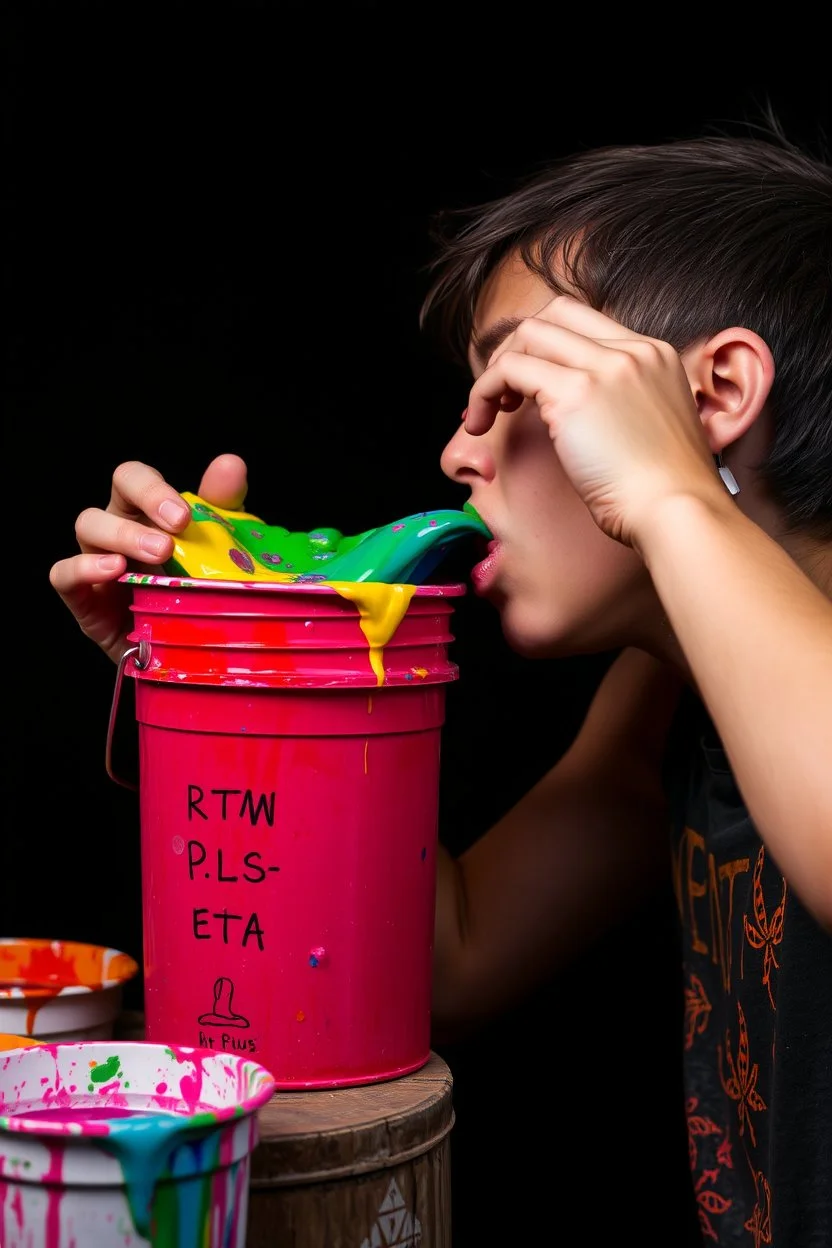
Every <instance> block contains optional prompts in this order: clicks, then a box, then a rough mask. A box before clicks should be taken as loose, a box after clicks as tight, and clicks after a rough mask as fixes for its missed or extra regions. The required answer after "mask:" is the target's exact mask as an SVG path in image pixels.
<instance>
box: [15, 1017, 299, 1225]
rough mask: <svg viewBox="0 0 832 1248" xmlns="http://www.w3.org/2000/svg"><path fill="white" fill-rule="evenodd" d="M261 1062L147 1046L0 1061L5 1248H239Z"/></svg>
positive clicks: (108, 1046) (46, 1047) (92, 1045)
mask: <svg viewBox="0 0 832 1248" xmlns="http://www.w3.org/2000/svg"><path fill="white" fill-rule="evenodd" d="M274 1091H275V1084H274V1080H273V1078H272V1076H271V1075H270V1073H269V1072H268V1071H267V1070H265V1069H264V1068H263V1067H262V1066H259V1065H257V1064H256V1063H254V1062H252V1061H249V1060H246V1059H244V1058H239V1057H231V1056H228V1055H221V1054H216V1053H211V1052H208V1051H206V1050H200V1049H192V1048H182V1047H175V1046H165V1045H160V1044H148V1043H143V1042H141V1041H133V1042H121V1043H119V1042H117V1041H89V1042H82V1043H78V1044H69V1043H64V1044H39V1045H34V1046H31V1047H27V1048H21V1049H12V1050H9V1051H7V1052H5V1053H4V1054H3V1055H2V1057H0V1244H2V1246H3V1248H116V1245H118V1246H119V1248H244V1245H245V1239H246V1227H247V1219H248V1184H249V1172H250V1157H251V1153H252V1151H253V1149H254V1147H255V1145H256V1144H257V1141H258V1121H257V1112H256V1111H257V1110H258V1109H259V1108H260V1106H261V1105H264V1104H265V1103H266V1101H268V1100H269V1099H270V1097H271V1096H272V1095H273V1093H274Z"/></svg>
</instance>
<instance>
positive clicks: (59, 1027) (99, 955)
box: [0, 936, 139, 1043]
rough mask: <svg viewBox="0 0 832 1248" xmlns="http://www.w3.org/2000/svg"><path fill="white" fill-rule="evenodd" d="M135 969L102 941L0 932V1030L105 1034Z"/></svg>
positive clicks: (60, 1037)
mask: <svg viewBox="0 0 832 1248" xmlns="http://www.w3.org/2000/svg"><path fill="white" fill-rule="evenodd" d="M138 970H139V967H138V963H137V962H136V961H135V960H134V959H133V958H131V957H130V955H129V954H126V953H121V952H120V951H119V950H118V949H109V948H107V947H106V946H104V945H88V944H83V943H81V942H79V941H68V940H39V939H29V938H21V937H12V936H7V937H0V1031H2V1032H7V1033H11V1034H13V1035H19V1036H28V1037H31V1038H33V1039H36V1040H39V1041H41V1042H44V1043H57V1042H58V1041H65V1040H109V1039H110V1038H111V1037H112V1034H113V1027H114V1024H115V1020H116V1018H117V1017H118V1015H119V1012H120V1011H121V1004H122V997H123V992H124V985H125V983H127V981H128V980H130V979H132V978H133V976H134V975H136V974H137V973H138Z"/></svg>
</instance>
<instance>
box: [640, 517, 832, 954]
mask: <svg viewBox="0 0 832 1248" xmlns="http://www.w3.org/2000/svg"><path fill="white" fill-rule="evenodd" d="M640 545H641V550H642V554H643V555H644V558H645V560H646V562H647V565H648V567H649V569H650V574H651V576H652V577H653V583H654V585H655V586H656V589H657V590H658V593H659V595H660V597H661V599H662V602H663V604H664V606H665V609H666V610H667V614H668V618H669V620H670V623H671V625H672V627H673V630H674V632H675V634H676V636H677V638H678V640H679V643H680V645H681V647H682V649H683V651H684V653H685V657H686V659H687V662H688V664H689V666H690V668H691V670H692V672H693V674H694V677H695V679H696V682H697V686H698V689H699V691H700V693H701V695H702V697H703V698H704V700H705V703H706V705H707V707H708V709H709V711H710V714H711V716H712V717H713V720H714V723H715V724H716V727H717V730H718V732H719V735H720V739H721V741H722V744H723V747H724V749H725V751H726V753H727V755H728V758H729V761H730V763H731V767H732V769H733V771H734V775H735V776H736V778H737V783H738V784H739V787H740V789H741V790H742V794H743V797H744V799H745V802H746V804H747V806H748V809H749V812H750V814H751V816H752V818H753V820H754V824H755V826H756V828H757V830H758V831H759V833H760V836H761V837H762V838H763V840H764V841H765V843H766V846H767V847H768V849H769V851H770V852H771V854H772V856H773V858H774V859H775V861H776V862H777V866H778V867H779V869H780V870H781V871H782V872H783V874H784V875H785V877H786V879H787V880H788V881H789V883H790V885H791V886H792V887H793V888H794V889H795V891H796V893H797V894H798V895H799V896H800V898H801V900H802V901H803V902H804V904H805V905H806V906H807V907H808V908H809V909H810V910H811V911H812V913H813V914H814V916H815V917H816V918H817V920H818V921H819V922H820V923H822V924H823V925H824V926H825V927H826V928H828V929H829V930H830V931H832V603H830V601H829V599H828V598H826V597H825V595H824V593H823V592H821V590H820V589H819V588H818V587H817V586H816V585H815V584H813V582H812V581H811V580H810V579H809V577H808V576H807V575H805V574H804V572H802V571H801V569H800V568H799V567H798V566H797V564H795V563H794V562H793V561H792V559H791V558H790V557H789V555H788V554H786V552H785V551H784V550H783V549H782V548H781V547H780V546H779V545H778V544H777V543H776V542H774V541H772V540H771V538H769V537H767V536H766V534H765V533H764V532H763V531H762V529H760V528H758V527H757V526H756V525H755V524H754V523H753V522H752V521H751V520H749V519H747V518H746V517H745V516H743V515H742V513H741V512H739V511H738V510H737V509H736V507H735V506H734V505H733V503H732V502H731V501H730V500H729V499H728V498H727V497H726V498H725V499H724V500H722V499H721V498H719V499H718V500H716V502H714V503H707V502H705V501H703V500H701V499H699V498H696V497H693V496H688V495H682V494H680V495H677V496H675V497H671V498H669V499H667V500H665V501H664V502H663V503H661V504H660V505H659V506H658V507H657V508H656V509H655V510H654V511H653V512H652V513H651V518H650V523H649V524H647V525H645V526H644V527H643V528H642V531H641V534H640ZM827 574H828V573H827Z"/></svg>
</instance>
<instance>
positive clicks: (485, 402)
mask: <svg viewBox="0 0 832 1248" xmlns="http://www.w3.org/2000/svg"><path fill="white" fill-rule="evenodd" d="M651 342H652V340H651V339H648V338H645V337H644V336H643V335H640V334H636V333H633V332H632V331H631V330H629V329H627V328H626V327H625V326H623V325H620V324H619V323H618V322H617V321H613V320H611V319H610V317H608V316H606V315H605V314H604V313H602V312H598V311H596V310H595V309H594V308H590V307H589V306H588V305H587V304H584V303H581V302H580V301H579V300H577V299H573V298H571V297H570V296H568V295H559V296H558V297H557V298H555V299H552V300H551V301H550V302H549V303H548V304H547V305H546V306H545V307H544V308H542V309H541V310H540V312H538V313H537V314H536V315H535V316H533V317H528V318H527V319H526V320H524V321H521V322H520V324H519V325H518V326H517V328H516V329H515V330H514V332H513V333H511V334H509V335H508V336H507V337H506V338H505V340H504V341H503V342H502V343H501V344H500V346H499V347H498V348H497V349H496V351H494V353H493V354H492V356H491V358H490V359H489V361H488V366H487V368H486V369H485V371H484V372H483V373H482V374H481V375H480V376H479V377H478V378H477V380H476V381H475V383H474V385H473V387H472V388H471V392H470V395H469V403H468V411H467V413H466V417H465V428H466V431H467V432H468V433H472V434H482V433H485V432H486V431H487V430H488V429H490V428H491V426H492V425H493V423H494V421H495V419H496V417H497V415H498V413H499V412H500V411H514V410H515V409H516V408H518V407H519V406H520V404H521V403H522V402H523V401H524V399H534V400H535V401H536V402H537V403H538V406H540V404H541V399H542V397H543V396H542V395H541V390H542V388H543V387H544V386H545V385H546V384H547V383H548V387H549V398H552V397H553V396H552V393H551V390H552V385H553V383H557V384H558V385H559V386H560V385H562V384H564V383H565V382H566V381H568V379H569V378H570V375H571V376H572V377H573V379H574V376H575V374H576V373H577V372H581V371H582V372H584V373H586V374H589V373H591V372H593V371H595V370H599V369H601V368H602V367H605V366H607V365H608V364H609V363H610V360H611V359H612V358H613V353H615V352H622V351H624V352H628V353H629V352H632V351H633V350H636V351H638V350H641V349H643V344H648V343H651ZM524 360H525V361H528V363H524ZM538 365H540V366H542V370H543V371H541V367H538Z"/></svg>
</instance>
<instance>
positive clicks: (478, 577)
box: [471, 538, 500, 594]
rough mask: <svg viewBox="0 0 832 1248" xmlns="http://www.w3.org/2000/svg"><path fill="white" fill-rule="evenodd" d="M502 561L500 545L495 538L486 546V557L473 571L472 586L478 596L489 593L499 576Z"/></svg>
mask: <svg viewBox="0 0 832 1248" xmlns="http://www.w3.org/2000/svg"><path fill="white" fill-rule="evenodd" d="M499 561H500V543H499V541H498V540H497V539H496V538H494V539H492V541H490V542H488V543H487V545H486V556H485V558H484V559H482V560H480V562H479V563H477V564H475V565H474V567H473V568H472V569H471V584H472V585H473V587H474V592H475V593H477V594H486V593H488V590H489V588H490V587H491V586H492V585H493V583H494V580H495V578H496V576H497V570H498V565H499Z"/></svg>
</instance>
